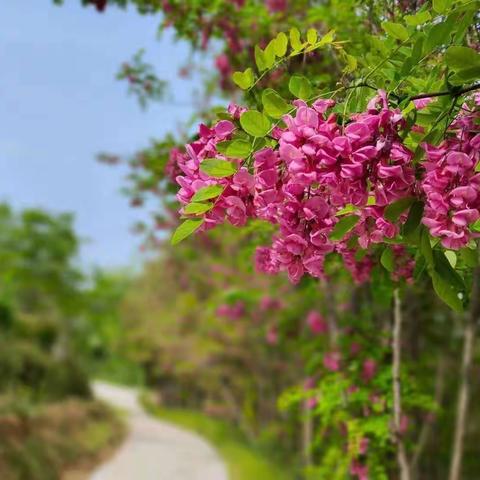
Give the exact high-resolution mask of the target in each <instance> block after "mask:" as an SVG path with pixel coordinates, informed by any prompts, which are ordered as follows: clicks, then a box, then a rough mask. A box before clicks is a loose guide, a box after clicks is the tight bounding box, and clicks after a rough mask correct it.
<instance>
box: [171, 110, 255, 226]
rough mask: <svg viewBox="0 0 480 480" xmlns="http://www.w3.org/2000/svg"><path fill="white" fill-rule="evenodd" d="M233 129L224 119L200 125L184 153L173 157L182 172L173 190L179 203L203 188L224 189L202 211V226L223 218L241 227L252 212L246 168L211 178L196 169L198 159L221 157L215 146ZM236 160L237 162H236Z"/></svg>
mask: <svg viewBox="0 0 480 480" xmlns="http://www.w3.org/2000/svg"><path fill="white" fill-rule="evenodd" d="M237 110H238V108H237V107H233V108H232V109H231V112H232V114H233V115H237V113H236V112H237ZM234 129H235V125H234V124H233V123H232V122H230V121H228V120H222V121H220V122H218V123H217V124H216V125H215V127H214V128H212V129H210V128H208V127H206V126H205V125H201V126H200V132H199V139H198V140H197V141H195V142H193V143H190V144H189V145H187V146H186V149H187V153H186V154H183V155H179V156H177V162H178V166H179V168H180V169H181V171H182V172H183V175H178V176H177V178H176V181H177V183H178V184H179V185H180V187H181V188H180V190H179V191H178V193H177V198H178V200H179V201H180V203H182V204H183V205H186V204H188V203H190V201H191V199H192V197H193V195H194V194H195V193H196V192H198V191H199V190H200V189H202V188H204V187H207V186H210V185H221V186H222V187H223V188H224V190H223V193H222V195H221V196H220V197H219V198H218V199H217V201H216V202H215V205H214V207H213V208H212V209H211V210H210V211H209V212H207V213H206V214H205V217H204V218H205V224H204V226H205V227H204V228H211V227H213V226H214V225H216V224H218V223H222V222H223V221H224V220H225V219H227V220H228V221H229V222H230V223H232V224H233V225H236V226H242V225H245V223H246V220H247V217H253V216H254V214H255V212H254V209H253V202H252V199H253V192H254V178H253V175H251V174H250V173H249V172H248V169H247V168H246V167H240V168H239V170H238V172H237V173H236V174H235V175H233V176H231V177H228V178H221V179H217V178H212V177H210V176H209V175H207V174H205V173H203V172H202V171H201V170H200V164H201V162H202V161H203V160H205V159H207V158H220V159H224V158H225V157H224V156H222V155H220V154H219V153H218V152H217V149H216V145H217V143H219V142H222V141H224V140H228V139H229V138H230V137H231V134H232V132H233V131H234ZM239 163H240V162H239V161H237V165H239ZM181 213H182V211H181Z"/></svg>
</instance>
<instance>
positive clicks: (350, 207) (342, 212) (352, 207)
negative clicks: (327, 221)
mask: <svg viewBox="0 0 480 480" xmlns="http://www.w3.org/2000/svg"><path fill="white" fill-rule="evenodd" d="M356 210H357V207H356V206H355V205H352V204H351V203H349V204H348V205H345V207H343V208H342V209H340V210H339V211H338V212H337V213H336V214H335V215H336V216H337V217H340V216H342V215H346V214H347V213H352V212H355V211H356Z"/></svg>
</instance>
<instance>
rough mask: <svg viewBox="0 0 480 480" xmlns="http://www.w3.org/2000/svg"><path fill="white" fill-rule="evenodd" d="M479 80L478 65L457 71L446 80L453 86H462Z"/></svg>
mask: <svg viewBox="0 0 480 480" xmlns="http://www.w3.org/2000/svg"><path fill="white" fill-rule="evenodd" d="M479 78H480V65H475V66H473V67H468V68H464V69H463V70H459V71H458V72H457V73H456V74H455V75H453V76H452V77H450V78H449V79H448V80H449V82H450V83H451V84H453V85H462V84H464V83H470V82H475V81H477V80H478V79H479Z"/></svg>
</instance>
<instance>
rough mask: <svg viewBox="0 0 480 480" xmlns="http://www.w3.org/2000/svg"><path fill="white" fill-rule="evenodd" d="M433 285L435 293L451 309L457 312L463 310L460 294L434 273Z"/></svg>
mask: <svg viewBox="0 0 480 480" xmlns="http://www.w3.org/2000/svg"><path fill="white" fill-rule="evenodd" d="M432 285H433V289H434V290H435V293H436V294H437V295H438V296H439V298H440V299H441V300H442V301H443V302H445V303H446V304H447V305H448V306H449V307H450V308H451V309H453V310H455V311H457V312H461V311H462V310H463V304H462V301H461V300H460V298H459V296H458V292H457V291H456V290H455V289H454V288H453V287H452V286H451V285H450V284H449V283H448V281H445V280H444V279H443V278H442V277H441V276H440V275H437V274H436V273H433V274H432Z"/></svg>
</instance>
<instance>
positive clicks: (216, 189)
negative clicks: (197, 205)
mask: <svg viewBox="0 0 480 480" xmlns="http://www.w3.org/2000/svg"><path fill="white" fill-rule="evenodd" d="M223 188H224V187H222V186H221V185H208V187H203V188H201V189H200V190H197V191H196V192H195V194H194V195H193V197H192V198H191V201H192V202H203V201H205V200H210V199H212V198H216V197H218V196H219V195H221V194H222V192H223Z"/></svg>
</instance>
